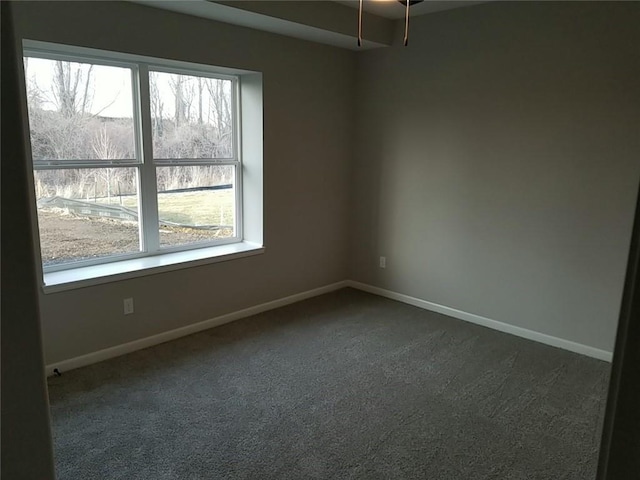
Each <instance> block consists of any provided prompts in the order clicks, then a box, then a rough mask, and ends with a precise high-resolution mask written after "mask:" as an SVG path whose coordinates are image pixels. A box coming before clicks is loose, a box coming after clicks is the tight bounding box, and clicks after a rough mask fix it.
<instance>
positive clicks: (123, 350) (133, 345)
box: [45, 280, 348, 376]
mask: <svg viewBox="0 0 640 480" xmlns="http://www.w3.org/2000/svg"><path fill="white" fill-rule="evenodd" d="M347 286H348V281H346V280H343V281H341V282H336V283H332V284H330V285H325V286H324V287H319V288H314V289H313V290H307V291H306V292H300V293H296V294H295V295H290V296H288V297H284V298H280V299H278V300H273V301H271V302H266V303H261V304H260V305H255V306H253V307H249V308H245V309H243V310H238V311H237V312H231V313H228V314H226V315H221V316H219V317H215V318H211V319H209V320H204V321H202V322H198V323H194V324H193V325H187V326H186V327H181V328H176V329H175V330H169V331H168V332H163V333H159V334H158V335H153V336H151V337H146V338H141V339H139V340H134V341H133V342H128V343H124V344H122V345H116V346H115V347H110V348H105V349H104V350H98V351H97V352H92V353H88V354H87V355H82V356H80V357H75V358H70V359H68V360H63V361H61V362H56V363H52V364H51V365H47V366H46V367H45V368H46V370H45V371H46V374H47V376H52V375H54V369H58V371H60V372H61V373H63V372H66V371H69V370H73V369H74V368H80V367H85V366H87V365H91V364H93V363H97V362H101V361H103V360H108V359H109V358H114V357H119V356H121V355H125V354H127V353H131V352H135V351H136V350H142V349H143V348H148V347H152V346H154V345H158V344H160V343H165V342H168V341H171V340H175V339H176V338H180V337H184V336H187V335H191V334H192V333H197V332H201V331H202V330H208V329H209V328H213V327H217V326H218V325H223V324H225V323H229V322H233V321H234V320H239V319H241V318H245V317H250V316H251V315H256V314H258V313H262V312H266V311H268V310H273V309H274V308H278V307H284V306H285V305H289V304H291V303H295V302H299V301H301V300H306V299H307V298H312V297H317V296H318V295H323V294H325V293H329V292H333V291H334V290H339V289H341V288H344V287H347Z"/></svg>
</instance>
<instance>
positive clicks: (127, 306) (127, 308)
mask: <svg viewBox="0 0 640 480" xmlns="http://www.w3.org/2000/svg"><path fill="white" fill-rule="evenodd" d="M123 303H124V314H125V315H131V314H132V313H133V298H125V299H124V300H123Z"/></svg>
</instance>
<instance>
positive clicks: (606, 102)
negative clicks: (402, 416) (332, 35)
mask: <svg viewBox="0 0 640 480" xmlns="http://www.w3.org/2000/svg"><path fill="white" fill-rule="evenodd" d="M639 24H640V3H637V2H623V3H615V4H613V3H610V2H584V3H578V2H567V3H555V2H541V3H530V2H516V3H505V2H497V3H495V4H486V5H480V6H475V7H470V8H463V9H459V10H454V11H449V12H441V13H438V14H434V15H427V16H423V17H419V18H416V19H414V20H413V21H412V24H411V33H410V45H409V47H408V48H403V47H401V46H394V47H393V48H391V49H384V50H376V51H370V52H363V53H362V54H360V55H359V56H358V60H357V61H358V78H357V85H358V92H359V95H358V102H357V119H358V122H357V126H358V130H357V145H356V152H357V153H356V158H355V164H354V166H355V168H354V171H353V212H352V222H351V223H352V226H353V227H352V231H353V234H352V238H351V240H352V244H351V246H352V255H351V259H352V263H351V269H352V270H351V271H352V275H351V276H352V278H353V279H355V280H358V281H362V282H366V283H369V284H373V285H376V286H379V287H382V288H386V289H390V290H393V291H396V292H400V293H403V294H407V295H411V296H414V297H418V298H421V299H423V300H427V301H431V302H434V303H437V304H441V305H444V306H448V307H453V308H456V309H459V310H463V311H466V312H470V313H474V314H476V315H481V316H484V317H488V318H490V319H493V320H498V321H501V322H505V323H509V324H513V325H516V326H520V327H524V328H527V329H531V330H535V331H538V332H542V333H546V334H548V335H553V336H556V337H560V338H563V339H567V340H571V341H574V342H578V343H581V344H585V345H589V346H592V347H596V348H600V349H604V350H608V351H611V350H612V348H613V342H614V337H615V332H616V325H617V320H618V313H619V308H620V299H621V294H622V286H623V279H624V273H625V265H626V258H627V253H628V248H629V241H630V235H631V227H632V219H633V211H634V206H635V196H636V191H637V186H638V177H639V174H640V88H638V85H639V81H640V49H639V48H638V46H639V45H640V29H639V28H638V25H639ZM399 27H400V26H399ZM396 37H397V38H401V32H398V33H397V35H396ZM379 255H386V256H387V268H386V269H385V270H382V269H379V268H378V256H379Z"/></svg>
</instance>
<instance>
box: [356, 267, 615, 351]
mask: <svg viewBox="0 0 640 480" xmlns="http://www.w3.org/2000/svg"><path fill="white" fill-rule="evenodd" d="M347 285H348V286H349V287H352V288H356V289H358V290H362V291H364V292H369V293H373V294H375V295H379V296H381V297H386V298H390V299H391V300H397V301H399V302H402V303H407V304H409V305H413V306H414V307H419V308H423V309H425V310H429V311H432V312H436V313H441V314H443V315H447V316H449V317H453V318H457V319H459V320H465V321H467V322H471V323H475V324H477V325H482V326H483V327H488V328H492V329H494V330H498V331H500V332H504V333H509V334H511V335H516V336H518V337H522V338H526V339H528V340H533V341H536V342H540V343H544V344H546V345H551V346H552V347H557V348H562V349H564V350H569V351H571V352H575V353H580V354H582V355H587V356H588V357H593V358H597V359H598V360H604V361H606V362H611V361H612V359H613V353H611V352H607V351H606V350H600V349H598V348H594V347H590V346H588V345H582V344H581V343H576V342H572V341H570V340H565V339H563V338H558V337H553V336H551V335H546V334H544V333H540V332H536V331H533V330H528V329H526V328H522V327H516V326H515V325H509V324H508V323H503V322H499V321H497V320H491V319H490V318H486V317H481V316H480V315H475V314H473V313H467V312H463V311H461V310H456V309H455V308H451V307H445V306H443V305H438V304H437V303H432V302H427V301H426V300H421V299H419V298H415V297H411V296H409V295H404V294H402V293H396V292H392V291H390V290H385V289H384V288H379V287H374V286H372V285H367V284H365V283H360V282H356V281H353V280H348V281H347Z"/></svg>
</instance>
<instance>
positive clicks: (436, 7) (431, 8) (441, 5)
mask: <svg viewBox="0 0 640 480" xmlns="http://www.w3.org/2000/svg"><path fill="white" fill-rule="evenodd" d="M267 1H268V0H267ZM486 1H487V0H484V1H463V0H425V1H424V2H421V3H418V4H416V5H413V6H411V8H410V10H409V11H410V13H411V16H412V17H415V16H417V15H425V14H427V13H433V12H441V11H443V10H451V9H454V8H460V7H468V6H470V5H476V4H478V3H485V2H486ZM337 3H341V4H343V5H346V6H348V7H352V8H358V7H359V4H360V2H359V0H342V1H340V0H338V1H337ZM363 8H364V10H365V11H367V12H369V13H373V14H374V15H378V16H379V17H385V18H389V19H394V20H395V19H400V18H404V14H405V7H404V5H402V4H400V2H399V1H398V0H364V4H363Z"/></svg>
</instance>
